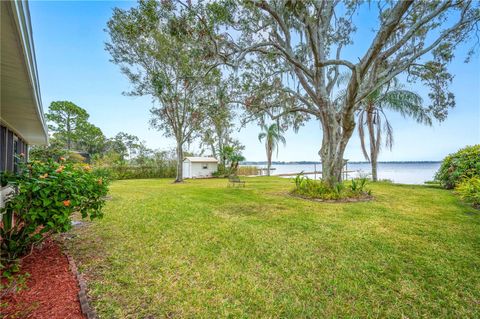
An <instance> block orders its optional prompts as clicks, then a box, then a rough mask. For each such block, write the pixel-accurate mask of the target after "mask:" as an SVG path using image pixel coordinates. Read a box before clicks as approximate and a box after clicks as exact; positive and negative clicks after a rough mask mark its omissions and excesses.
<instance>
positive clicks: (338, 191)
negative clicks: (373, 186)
mask: <svg viewBox="0 0 480 319" xmlns="http://www.w3.org/2000/svg"><path fill="white" fill-rule="evenodd" d="M294 183H295V189H294V190H293V192H292V193H293V194H295V195H299V196H302V197H307V198H315V199H324V200H339V199H347V198H361V197H367V196H370V195H371V192H370V190H367V188H366V185H367V179H366V178H358V179H353V180H351V182H350V184H346V183H338V184H336V185H335V186H334V187H330V186H329V185H327V184H326V183H325V182H323V181H321V180H320V181H317V180H313V179H309V178H308V177H306V176H304V175H303V173H300V174H298V175H297V176H296V177H295V179H294Z"/></svg>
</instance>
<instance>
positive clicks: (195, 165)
mask: <svg viewBox="0 0 480 319" xmlns="http://www.w3.org/2000/svg"><path fill="white" fill-rule="evenodd" d="M217 170H218V161H217V159H216V158H214V157H185V159H184V160H183V178H205V177H211V176H212V174H213V173H214V172H216V171H217Z"/></svg>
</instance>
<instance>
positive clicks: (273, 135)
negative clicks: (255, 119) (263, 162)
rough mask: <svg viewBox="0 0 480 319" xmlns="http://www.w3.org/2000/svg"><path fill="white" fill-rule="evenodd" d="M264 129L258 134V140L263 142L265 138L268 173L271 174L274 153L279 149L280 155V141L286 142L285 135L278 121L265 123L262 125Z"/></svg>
mask: <svg viewBox="0 0 480 319" xmlns="http://www.w3.org/2000/svg"><path fill="white" fill-rule="evenodd" d="M261 128H262V130H263V132H262V133H260V134H258V140H259V141H260V142H261V141H262V140H263V139H265V150H266V152H267V161H268V165H267V175H268V176H270V167H271V166H272V153H273V151H275V150H277V157H278V142H282V143H283V145H285V144H286V141H285V137H284V136H283V135H282V133H283V131H282V130H281V129H280V126H279V125H278V124H276V123H274V124H272V125H270V126H267V125H265V124H262V125H261Z"/></svg>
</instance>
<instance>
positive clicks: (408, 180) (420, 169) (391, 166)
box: [257, 163, 441, 184]
mask: <svg viewBox="0 0 480 319" xmlns="http://www.w3.org/2000/svg"><path fill="white" fill-rule="evenodd" d="M440 164H441V163H379V164H378V168H377V173H378V178H379V179H389V180H391V181H393V182H394V183H400V184H423V183H424V182H426V181H431V180H433V178H434V176H435V173H436V172H437V170H438V169H439V168H440ZM257 166H258V167H266V165H257ZM272 167H273V168H275V170H274V171H272V175H277V174H286V173H300V172H301V171H304V172H313V171H314V164H283V165H272ZM316 167H317V171H321V170H322V167H321V165H320V164H317V166H316ZM348 171H354V172H353V173H349V174H348V178H355V177H359V176H366V175H369V174H370V173H371V168H370V164H369V163H349V164H348ZM306 176H308V177H310V178H314V177H315V176H314V175H306ZM319 177H320V176H318V175H317V179H318V178H319Z"/></svg>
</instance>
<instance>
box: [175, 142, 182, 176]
mask: <svg viewBox="0 0 480 319" xmlns="http://www.w3.org/2000/svg"><path fill="white" fill-rule="evenodd" d="M181 182H183V145H182V143H180V142H177V178H176V179H175V183H181Z"/></svg>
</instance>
